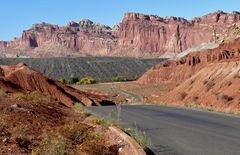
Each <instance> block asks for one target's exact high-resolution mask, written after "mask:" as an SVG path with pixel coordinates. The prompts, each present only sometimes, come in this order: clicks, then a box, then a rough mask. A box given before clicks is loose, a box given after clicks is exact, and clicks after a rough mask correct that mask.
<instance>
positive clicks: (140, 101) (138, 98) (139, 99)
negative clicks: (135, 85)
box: [112, 83, 144, 104]
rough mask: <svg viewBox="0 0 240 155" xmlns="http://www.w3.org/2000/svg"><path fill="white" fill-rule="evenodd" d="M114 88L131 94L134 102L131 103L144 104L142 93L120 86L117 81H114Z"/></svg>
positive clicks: (122, 92)
mask: <svg viewBox="0 0 240 155" xmlns="http://www.w3.org/2000/svg"><path fill="white" fill-rule="evenodd" d="M112 89H113V90H115V91H117V92H119V93H121V94H124V95H127V96H130V97H131V98H132V99H133V100H132V103H130V104H143V103H144V101H143V97H142V96H141V95H138V94H135V93H132V92H129V91H127V90H126V89H122V88H119V87H118V86H117V85H116V83H112Z"/></svg>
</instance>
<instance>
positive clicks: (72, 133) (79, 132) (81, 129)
mask: <svg viewBox="0 0 240 155" xmlns="http://www.w3.org/2000/svg"><path fill="white" fill-rule="evenodd" d="M88 129H89V127H88V126H87V125H84V124H80V123H75V122H70V123H67V124H64V125H62V126H60V127H58V133H59V134H60V135H61V136H62V137H64V138H66V139H69V140H71V141H73V142H74V143H75V144H79V143H82V142H83V139H84V138H85V137H86V133H87V130H88Z"/></svg>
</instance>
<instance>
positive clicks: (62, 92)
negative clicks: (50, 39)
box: [0, 64, 113, 107]
mask: <svg viewBox="0 0 240 155" xmlns="http://www.w3.org/2000/svg"><path fill="white" fill-rule="evenodd" d="M0 88H2V89H5V90H7V91H9V92H21V91H23V92H33V91H37V92H40V93H42V94H45V95H50V96H53V97H55V98H56V99H57V100H58V101H59V102H61V103H63V104H65V105H66V106H68V107H71V106H72V105H73V102H82V103H83V104H85V105H86V106H91V105H102V104H113V102H111V101H109V100H108V99H107V96H104V95H95V94H89V93H84V92H81V91H79V90H76V89H74V88H72V87H70V86H67V85H64V84H62V83H60V82H59V81H57V80H53V79H50V78H48V77H47V76H45V75H43V74H42V73H40V72H38V71H35V70H33V69H31V68H29V67H27V66H26V65H25V64H18V65H16V66H0Z"/></svg>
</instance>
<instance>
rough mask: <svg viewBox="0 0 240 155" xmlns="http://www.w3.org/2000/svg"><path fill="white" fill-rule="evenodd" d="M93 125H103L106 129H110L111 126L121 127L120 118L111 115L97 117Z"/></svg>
mask: <svg viewBox="0 0 240 155" xmlns="http://www.w3.org/2000/svg"><path fill="white" fill-rule="evenodd" d="M92 123H93V124H96V125H102V126H104V127H109V126H117V127H120V125H121V124H120V123H121V122H120V118H118V117H113V116H112V115H111V114H109V115H107V116H105V117H96V118H95V119H93V120H92Z"/></svg>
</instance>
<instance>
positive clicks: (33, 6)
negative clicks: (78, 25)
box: [0, 0, 240, 40]
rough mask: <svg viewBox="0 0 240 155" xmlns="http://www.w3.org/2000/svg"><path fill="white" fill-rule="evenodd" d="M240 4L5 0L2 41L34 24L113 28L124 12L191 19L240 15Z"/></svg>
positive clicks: (228, 0)
mask: <svg viewBox="0 0 240 155" xmlns="http://www.w3.org/2000/svg"><path fill="white" fill-rule="evenodd" d="M239 3H240V0H5V1H1V5H0V20H1V23H0V40H11V39H13V38H14V37H19V36H20V35H21V33H22V31H23V30H26V29H29V28H30V27H31V25H32V24H34V23H41V22H47V23H51V24H58V25H65V24H66V23H67V22H68V21H72V20H74V21H78V20H80V19H82V18H88V19H90V20H92V21H94V22H97V23H102V24H106V25H109V26H113V25H114V24H116V23H117V22H120V21H121V20H122V17H123V14H124V13H125V12H140V13H145V14H153V15H159V16H162V17H165V16H169V15H172V16H177V17H184V18H187V19H191V18H192V17H195V16H202V15H205V14H207V13H209V12H213V11H217V10H223V11H226V12H231V11H233V10H235V11H240V5H239Z"/></svg>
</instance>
